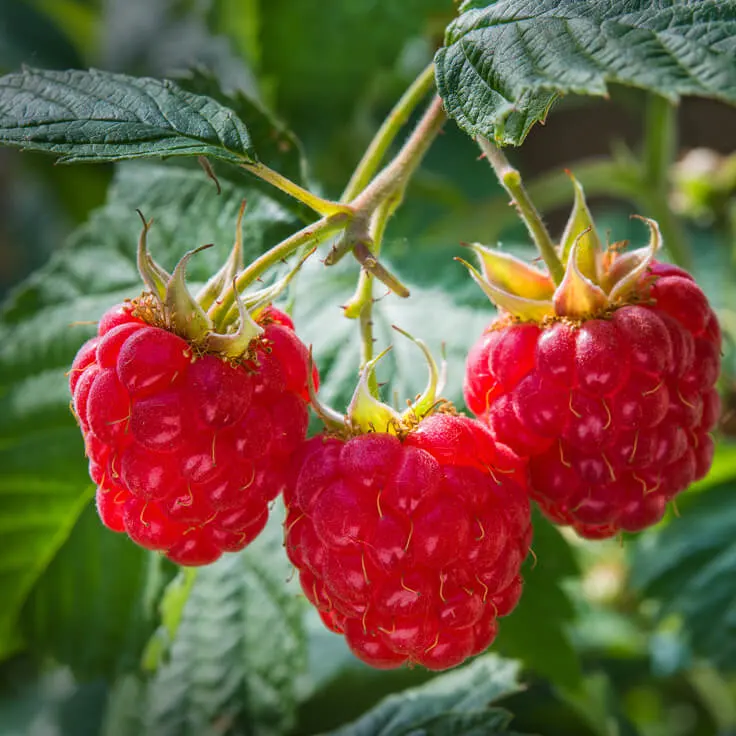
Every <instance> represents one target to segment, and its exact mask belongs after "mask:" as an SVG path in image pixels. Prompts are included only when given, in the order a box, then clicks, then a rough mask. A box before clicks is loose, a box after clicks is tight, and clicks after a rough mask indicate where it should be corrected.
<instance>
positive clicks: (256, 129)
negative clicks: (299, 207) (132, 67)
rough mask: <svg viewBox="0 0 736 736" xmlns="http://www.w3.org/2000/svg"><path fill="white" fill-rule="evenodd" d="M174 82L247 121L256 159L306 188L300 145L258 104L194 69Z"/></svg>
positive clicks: (292, 135)
mask: <svg viewBox="0 0 736 736" xmlns="http://www.w3.org/2000/svg"><path fill="white" fill-rule="evenodd" d="M241 14H242V13H241ZM176 81H177V83H178V84H179V85H181V86H182V87H183V88H184V89H185V90H187V91H188V92H193V93H194V94H197V95H204V96H207V97H211V98H212V99H213V100H216V101H217V102H218V103H220V104H221V105H223V106H225V107H227V108H229V109H230V110H232V111H233V112H234V113H235V114H236V115H237V116H238V117H239V118H240V119H241V120H247V121H248V133H249V135H250V137H251V140H252V141H253V143H254V146H255V147H256V148H257V149H258V159H259V160H260V161H263V163H265V164H266V165H267V166H269V167H270V168H272V169H274V170H276V171H278V172H279V174H282V175H283V176H286V177H288V178H289V179H291V180H292V181H294V182H297V183H299V184H302V185H305V186H306V185H307V162H306V159H305V158H304V151H303V149H302V144H301V142H300V141H299V139H298V138H297V137H296V136H295V135H294V133H292V132H291V131H290V130H289V129H288V128H287V127H286V126H285V125H284V124H283V123H282V122H281V121H280V120H277V119H276V117H275V116H274V115H273V114H272V113H271V112H270V111H269V110H267V109H266V108H265V107H264V106H263V105H262V104H261V103H260V102H258V101H257V100H255V99H254V98H252V97H250V96H248V95H247V94H246V93H245V92H243V91H242V90H241V89H232V90H229V89H228V90H224V89H222V87H221V86H220V83H219V82H218V80H217V79H216V78H215V77H214V76H213V75H211V74H209V73H208V72H205V71H203V70H202V69H193V70H191V71H190V72H188V74H187V76H185V77H180V78H178V79H177V80H176ZM292 201H293V200H292Z"/></svg>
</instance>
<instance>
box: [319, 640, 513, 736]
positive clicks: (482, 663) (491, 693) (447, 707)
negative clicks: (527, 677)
mask: <svg viewBox="0 0 736 736" xmlns="http://www.w3.org/2000/svg"><path fill="white" fill-rule="evenodd" d="M518 670H519V665H518V664H517V663H516V662H511V661H509V660H503V659H501V658H500V657H497V656H495V655H492V654H486V655H484V656H482V657H478V658H477V659H476V660H475V661H473V662H471V663H470V664H468V665H466V666H464V667H461V668H459V669H456V670H454V671H452V672H449V673H447V674H444V675H441V676H439V677H436V678H434V679H433V680H431V681H430V682H428V683H427V684H425V685H421V686H419V687H416V688H412V689H410V690H405V691H404V692H402V693H399V694H396V695H390V696H389V697H387V698H386V699H385V700H383V701H382V702H381V703H379V704H378V705H377V706H376V707H375V708H373V709H372V710H370V711H368V713H366V714H365V715H364V716H363V717H362V718H360V719H358V720H357V721H355V722H353V723H350V724H348V725H346V726H344V727H342V728H340V729H337V730H336V731H332V732H331V736H403V735H406V736H408V735H409V734H414V735H415V736H419V735H420V734H433V735H434V734H437V735H438V736H439V734H448V735H449V734H454V735H456V736H463V735H464V734H467V735H470V734H478V735H480V734H487V735H488V736H490V734H496V733H506V726H507V725H508V723H509V721H510V720H511V718H512V716H511V714H510V713H508V711H505V710H503V709H501V708H495V707H490V706H491V704H492V703H495V702H496V701H498V700H500V699H501V698H503V697H505V696H507V695H511V694H513V693H515V692H518V690H519V689H520V686H519V683H518V679H517V677H518Z"/></svg>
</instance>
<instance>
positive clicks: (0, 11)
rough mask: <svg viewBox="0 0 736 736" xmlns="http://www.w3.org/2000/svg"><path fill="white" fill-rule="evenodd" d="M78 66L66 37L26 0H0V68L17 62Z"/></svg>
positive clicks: (4, 68) (58, 66) (59, 67)
mask: <svg viewBox="0 0 736 736" xmlns="http://www.w3.org/2000/svg"><path fill="white" fill-rule="evenodd" d="M28 63H33V64H39V65H40V66H45V67H53V68H55V69H63V68H64V67H78V66H81V59H80V58H79V55H78V54H77V52H76V50H75V49H74V46H73V45H72V44H71V42H70V41H69V39H68V38H67V37H66V36H65V35H64V34H63V33H62V32H61V31H60V30H59V28H57V27H56V25H54V23H53V22H52V21H51V20H50V19H49V18H48V17H47V16H46V15H44V14H43V13H40V12H39V11H38V10H37V9H36V8H35V7H33V5H32V4H31V3H30V2H28V0H0V71H2V72H5V71H10V70H11V69H15V68H17V67H19V66H20V65H21V64H28Z"/></svg>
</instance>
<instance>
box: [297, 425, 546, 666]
mask: <svg viewBox="0 0 736 736" xmlns="http://www.w3.org/2000/svg"><path fill="white" fill-rule="evenodd" d="M294 468H295V469H294V474H293V478H292V482H291V483H290V484H289V485H288V486H287V488H286V490H285V492H284V499H285V502H286V506H287V512H288V513H287V519H286V523H285V529H286V550H287V554H288V556H289V559H290V560H291V561H292V563H293V564H294V565H295V566H296V568H297V569H298V570H299V578H300V582H301V586H302V589H303V590H304V594H305V595H306V596H307V598H308V599H309V601H310V602H311V603H312V604H313V605H315V606H316V607H317V609H318V610H319V612H320V615H321V617H322V620H323V621H324V622H325V624H326V625H327V626H328V627H329V628H330V629H331V630H332V631H335V632H338V633H341V634H344V635H345V638H346V640H347V642H348V644H349V646H350V648H351V649H352V651H353V652H354V653H355V654H356V656H358V657H359V658H360V659H362V660H363V661H364V662H367V663H368V664H370V665H372V666H374V667H380V668H392V667H398V666H400V665H402V664H403V663H405V662H410V663H417V664H421V665H423V666H424V667H427V668H428V669H433V670H435V669H445V668H447V667H452V666H454V665H457V664H459V663H460V662H462V661H463V660H465V659H466V658H467V657H470V656H472V655H474V654H478V653H479V652H482V651H483V650H485V649H486V648H487V647H488V646H489V645H490V644H491V642H492V641H493V639H494V637H495V635H496V631H497V618H498V617H499V616H505V615H506V614H508V613H509V612H510V611H511V610H512V609H513V608H514V606H515V605H516V603H517V601H518V599H519V596H520V594H521V588H522V580H521V577H520V576H519V569H520V566H521V563H522V561H523V560H524V558H525V557H526V555H527V552H528V550H529V545H530V541H531V533H532V530H531V524H530V516H529V502H528V500H527V497H526V489H525V485H526V472H525V468H524V466H523V464H522V463H521V462H520V461H519V459H518V458H517V457H516V456H515V455H514V454H513V453H512V452H511V451H509V450H508V448H506V447H503V446H501V445H498V444H497V443H496V442H494V440H493V438H492V437H491V434H490V432H488V430H487V429H485V427H483V426H482V425H481V424H480V423H479V422H477V421H475V420H472V419H468V418H466V417H460V416H454V415H449V414H434V415H432V416H429V417H427V418H425V419H423V420H422V421H421V422H420V423H419V424H418V426H417V427H416V428H414V429H413V430H412V431H410V432H408V434H406V435H405V436H403V437H402V438H401V439H399V438H398V437H396V436H394V435H391V434H383V433H375V432H373V433H367V434H361V435H358V436H355V437H353V438H351V439H348V440H347V441H346V440H344V439H340V438H336V437H330V436H326V435H318V436H316V437H314V438H313V439H311V440H310V441H309V442H307V443H306V445H305V447H304V448H303V450H302V451H301V453H300V455H299V457H298V459H297V461H296V462H295V463H294Z"/></svg>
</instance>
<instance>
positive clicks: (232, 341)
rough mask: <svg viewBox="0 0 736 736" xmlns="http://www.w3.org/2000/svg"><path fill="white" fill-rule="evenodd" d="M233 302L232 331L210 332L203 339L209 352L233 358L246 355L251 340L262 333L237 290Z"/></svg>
mask: <svg viewBox="0 0 736 736" xmlns="http://www.w3.org/2000/svg"><path fill="white" fill-rule="evenodd" d="M233 288H234V285H233ZM235 303H236V305H237V308H238V327H237V329H236V330H235V331H233V332H224V333H221V332H210V333H209V334H208V335H207V336H206V338H205V341H204V342H205V346H206V348H207V350H208V351H209V352H213V353H218V354H219V355H222V356H224V357H226V358H234V359H236V358H241V357H243V356H244V355H247V353H248V349H249V347H250V344H251V342H252V340H254V339H255V338H256V337H258V336H259V335H262V334H263V327H261V326H260V325H259V324H257V323H256V322H255V321H254V319H253V317H251V315H250V312H249V311H248V308H247V307H246V305H245V301H244V300H243V299H242V298H241V296H240V294H238V293H237V292H236V293H235Z"/></svg>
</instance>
